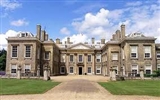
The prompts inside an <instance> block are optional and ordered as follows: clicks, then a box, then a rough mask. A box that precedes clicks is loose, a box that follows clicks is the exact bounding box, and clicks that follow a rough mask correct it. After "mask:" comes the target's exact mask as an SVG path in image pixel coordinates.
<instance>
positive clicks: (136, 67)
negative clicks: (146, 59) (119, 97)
mask: <svg viewBox="0 0 160 100" xmlns="http://www.w3.org/2000/svg"><path fill="white" fill-rule="evenodd" d="M133 66H134V67H133ZM133 70H134V71H135V70H136V72H137V73H136V74H138V64H132V65H131V72H133Z"/></svg>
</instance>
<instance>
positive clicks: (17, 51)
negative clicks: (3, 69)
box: [11, 45, 18, 58]
mask: <svg viewBox="0 0 160 100" xmlns="http://www.w3.org/2000/svg"><path fill="white" fill-rule="evenodd" d="M13 46H16V47H17V51H16V52H17V57H13ZM11 49H12V50H11V58H18V46H17V45H12V46H11Z"/></svg>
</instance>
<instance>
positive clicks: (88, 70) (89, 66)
mask: <svg viewBox="0 0 160 100" xmlns="http://www.w3.org/2000/svg"><path fill="white" fill-rule="evenodd" d="M89 68H91V69H90V73H89ZM87 74H92V67H91V66H88V67H87Z"/></svg>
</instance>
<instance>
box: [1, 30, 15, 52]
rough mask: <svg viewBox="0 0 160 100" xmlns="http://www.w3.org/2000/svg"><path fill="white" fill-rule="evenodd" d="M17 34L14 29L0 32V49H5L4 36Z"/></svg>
mask: <svg viewBox="0 0 160 100" xmlns="http://www.w3.org/2000/svg"><path fill="white" fill-rule="evenodd" d="M17 34H18V32H16V31H14V30H8V31H7V32H6V33H5V34H0V41H1V42H0V50H1V49H3V48H4V49H7V40H6V38H8V37H13V36H16V35H17Z"/></svg>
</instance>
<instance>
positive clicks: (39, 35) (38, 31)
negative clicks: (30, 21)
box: [37, 25, 41, 40]
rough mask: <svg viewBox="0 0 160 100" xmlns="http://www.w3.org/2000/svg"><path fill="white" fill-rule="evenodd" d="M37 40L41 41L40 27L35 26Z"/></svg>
mask: <svg viewBox="0 0 160 100" xmlns="http://www.w3.org/2000/svg"><path fill="white" fill-rule="evenodd" d="M37 38H38V39H39V40H41V25H37Z"/></svg>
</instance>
